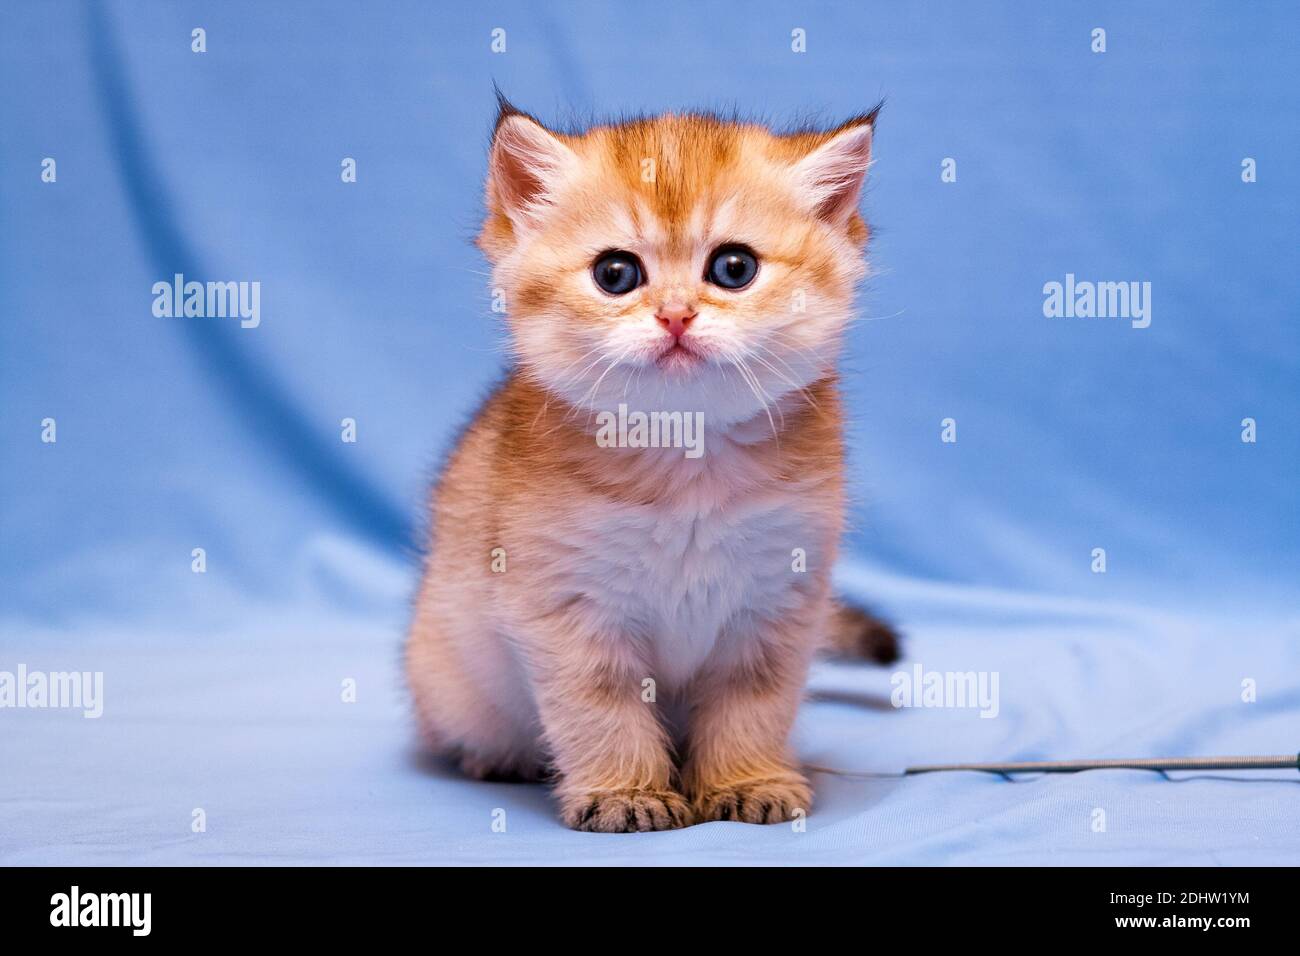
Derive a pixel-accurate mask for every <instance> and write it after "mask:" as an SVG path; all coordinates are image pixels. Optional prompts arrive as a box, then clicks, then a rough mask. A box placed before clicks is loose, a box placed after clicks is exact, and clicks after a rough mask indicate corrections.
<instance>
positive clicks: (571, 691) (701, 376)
mask: <svg viewBox="0 0 1300 956" xmlns="http://www.w3.org/2000/svg"><path fill="white" fill-rule="evenodd" d="M875 115H876V113H875V111H872V112H871V113H868V114H866V115H864V116H860V117H858V118H856V119H853V120H850V121H849V122H847V123H844V124H842V125H841V126H838V127H836V128H834V129H832V130H830V131H827V132H799V133H793V134H788V135H777V134H774V133H771V132H769V131H768V130H766V129H764V128H762V127H759V126H754V125H747V124H742V123H737V122H729V121H725V120H721V119H717V118H714V117H711V116H700V115H686V116H681V115H666V116H660V117H657V118H653V119H641V120H635V121H632V122H626V123H621V124H618V125H610V126H599V127H596V128H593V129H591V130H589V131H587V132H586V133H582V134H564V133H557V132H552V131H550V130H548V129H546V128H545V127H543V126H542V125H541V124H540V123H539V122H538V121H537V120H535V119H534V118H533V117H531V116H529V115H527V114H525V113H522V112H520V111H518V110H516V109H514V108H513V107H511V106H510V105H509V104H507V103H505V102H504V101H502V105H501V111H500V115H499V117H498V120H497V125H496V131H495V134H494V137H493V141H492V146H491V151H490V157H489V163H488V180H487V207H488V214H487V220H486V222H485V224H484V226H483V229H482V233H481V235H480V237H479V245H480V247H481V248H482V249H483V251H484V252H485V253H486V255H487V257H488V259H489V260H490V261H491V263H492V267H493V277H494V278H493V284H494V286H496V287H497V288H499V289H502V290H504V293H505V297H506V303H507V312H508V316H509V318H508V327H509V333H510V340H511V345H512V347H513V351H514V357H515V362H516V364H515V368H514V370H513V371H512V372H511V373H510V375H509V377H508V378H507V379H506V380H505V382H504V383H503V384H501V385H500V386H499V387H498V388H497V389H496V391H495V392H494V393H493V394H492V395H491V396H490V397H489V398H488V399H487V401H486V402H485V404H484V405H483V406H482V408H481V409H480V410H479V412H478V413H477V415H476V417H475V418H474V420H473V422H472V423H471V424H470V426H469V428H468V429H467V430H466V432H465V433H464V435H463V436H462V438H461V439H460V441H459V444H458V445H457V446H456V448H455V450H454V451H453V452H452V454H451V456H450V459H449V460H448V462H447V464H446V466H445V470H444V471H443V474H442V477H441V479H440V481H439V483H438V486H437V489H436V492H435V500H434V505H433V509H434V510H433V515H434V519H433V523H434V529H433V530H434V534H433V550H432V553H431V554H430V556H429V558H428V562H427V567H426V571H425V577H424V580H423V583H422V586H421V588H420V592H419V596H418V599H417V606H416V610H415V617H414V621H413V623H412V626H411V632H410V637H409V642H408V647H407V672H408V679H409V682H410V685H411V689H412V692H413V695H414V702H415V710H416V714H417V719H418V722H419V725H420V727H421V730H422V731H423V733H424V735H425V737H426V738H427V740H428V742H429V743H430V744H431V745H432V746H433V747H434V748H435V749H437V750H439V751H441V752H444V753H449V754H453V755H455V756H457V757H458V758H459V760H460V764H461V766H462V768H463V769H464V770H465V771H466V772H468V773H470V774H472V775H474V776H477V777H492V778H505V777H514V778H519V777H522V778H525V779H535V778H540V777H543V776H546V775H553V776H554V779H555V781H556V785H555V792H556V796H557V799H558V802H559V808H560V814H561V816H562V818H563V820H564V822H565V823H566V824H568V825H569V826H571V827H575V828H577V829H581V830H599V831H631V830H660V829H667V828H671V827H680V826H686V825H688V824H690V823H693V822H702V821H706V820H742V821H748V822H751V823H773V822H777V821H780V820H787V819H791V818H792V816H793V815H795V814H796V813H797V812H806V811H807V810H808V808H809V807H810V806H811V804H812V797H813V794H812V790H811V789H810V787H809V784H808V781H807V780H806V779H805V777H804V776H803V775H802V774H801V773H800V771H799V769H798V767H797V765H796V763H795V762H794V760H793V759H792V756H791V754H790V751H789V746H788V743H787V738H788V736H789V733H790V728H791V724H792V722H793V720H794V717H795V712H796V709H797V707H798V705H799V701H800V697H801V692H802V689H803V685H804V680H805V675H806V672H807V669H808V665H809V661H810V658H811V657H812V655H813V654H814V652H815V650H816V649H817V648H818V647H819V645H825V644H827V643H829V644H831V645H833V646H834V647H836V648H837V649H839V650H841V651H847V652H851V653H857V654H859V655H863V656H874V657H876V658H877V659H880V660H883V661H888V660H892V659H893V656H894V654H895V645H894V635H893V634H892V632H890V631H889V629H888V628H887V627H886V626H884V625H881V624H880V623H879V622H877V621H874V620H873V619H871V618H869V617H867V616H865V615H864V614H862V613H861V612H856V611H853V610H849V609H843V608H840V607H838V606H837V605H835V604H834V603H833V601H832V596H831V586H830V571H831V565H832V563H833V562H834V560H835V554H836V548H837V542H838V539H839V537H840V533H841V529H842V527H843V520H844V519H843V511H844V492H843V474H842V473H843V449H842V438H841V433H842V424H841V411H840V402H839V396H838V389H837V385H836V373H835V363H836V359H837V355H838V353H839V351H840V346H841V338H842V334H843V332H844V329H845V327H846V325H847V324H848V322H849V321H850V317H851V312H852V300H853V294H854V288H855V285H856V284H857V283H858V282H859V280H861V279H862V278H863V276H864V275H865V273H866V265H865V262H864V255H863V254H864V247H865V245H866V241H867V235H868V231H867V226H866V224H865V223H864V222H863V220H862V218H861V217H860V215H859V214H858V200H859V197H860V193H861V190H862V183H863V179H864V177H865V174H866V170H867V164H868V160H869V158H870V151H871V137H872V128H873V123H874V120H875ZM620 406H622V408H620ZM638 412H640V413H643V416H645V415H652V413H656V412H668V413H680V415H679V416H678V417H676V418H673V417H672V415H669V416H666V417H664V418H663V419H662V421H660V422H659V425H660V426H661V427H660V428H659V429H658V431H659V432H661V434H659V436H658V437H659V439H662V440H658V441H656V442H655V443H654V444H651V443H650V442H649V441H647V440H646V430H645V429H642V430H641V431H640V432H638V433H636V434H634V432H635V427H634V426H628V425H626V422H627V421H632V420H634V419H635V418H636V413H638ZM696 413H702V417H701V418H700V420H702V422H703V427H704V432H703V442H702V443H701V445H702V450H701V453H700V454H698V455H695V456H692V455H688V454H686V453H685V452H684V450H683V448H682V447H681V443H680V442H677V443H676V444H674V442H673V439H674V438H679V437H680V433H679V430H678V429H679V427H680V426H676V423H678V422H680V421H681V420H682V418H681V416H693V415H696ZM617 416H622V418H623V419H624V420H625V422H624V424H623V425H620V426H619V427H617V428H615V427H613V423H614V421H615V420H616V417H617ZM689 420H691V421H693V420H695V419H689ZM675 426H676V427H675ZM602 430H603V432H602ZM602 434H603V436H604V439H605V440H603V441H602V440H599V439H600V438H601V436H602ZM656 446H657V447H656ZM688 450H689V449H688Z"/></svg>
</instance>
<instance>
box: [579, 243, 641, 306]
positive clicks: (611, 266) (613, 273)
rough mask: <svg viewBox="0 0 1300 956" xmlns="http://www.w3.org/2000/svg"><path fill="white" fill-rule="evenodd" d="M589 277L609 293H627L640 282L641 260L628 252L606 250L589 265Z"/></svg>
mask: <svg viewBox="0 0 1300 956" xmlns="http://www.w3.org/2000/svg"><path fill="white" fill-rule="evenodd" d="M591 277H592V278H593V279H595V280H596V285H598V286H600V287H601V288H602V289H604V290H605V291H606V292H608V293H609V294H610V295H627V294H628V293H629V292H631V291H632V290H633V289H635V288H636V287H637V286H639V285H640V284H641V282H642V281H643V278H644V277H643V275H642V273H641V262H640V261H639V260H638V259H637V257H636V256H634V255H632V253H630V252H621V251H618V250H615V251H614V252H606V253H604V254H603V255H601V257H600V258H599V259H597V260H596V264H595V265H593V266H592V267H591Z"/></svg>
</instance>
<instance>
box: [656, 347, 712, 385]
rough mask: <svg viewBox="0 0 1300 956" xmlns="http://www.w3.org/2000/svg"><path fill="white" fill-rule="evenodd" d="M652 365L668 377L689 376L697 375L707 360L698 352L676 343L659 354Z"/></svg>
mask: <svg viewBox="0 0 1300 956" xmlns="http://www.w3.org/2000/svg"><path fill="white" fill-rule="evenodd" d="M652 364H653V365H654V366H655V368H657V369H659V371H660V372H662V373H664V374H665V375H668V376H670V377H671V376H682V377H685V376H690V375H694V374H697V373H699V372H700V371H701V370H702V369H703V368H704V366H705V365H707V364H708V360H707V359H705V358H704V356H703V355H701V354H700V353H699V352H697V351H695V350H694V349H692V348H690V347H689V346H686V345H683V344H682V343H681V342H677V343H675V344H674V345H671V346H669V347H668V348H666V349H664V350H663V351H662V352H660V353H659V355H658V356H656V357H655V358H654V359H653V360H652Z"/></svg>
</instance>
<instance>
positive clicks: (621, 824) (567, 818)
mask: <svg viewBox="0 0 1300 956" xmlns="http://www.w3.org/2000/svg"><path fill="white" fill-rule="evenodd" d="M560 813H561V816H562V817H563V819H564V822H565V824H566V825H567V826H570V827H572V828H573V829H575V830H589V831H592V832H595V833H638V832H641V831H644V830H676V829H677V828H678V827H687V826H690V825H691V824H692V823H693V822H694V817H693V815H692V813H691V805H690V804H689V803H687V802H686V798H685V797H683V796H682V795H681V794H680V793H677V792H676V791H674V790H597V791H591V792H588V793H578V794H573V795H571V796H568V797H565V798H563V799H562V800H561V807H560Z"/></svg>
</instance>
